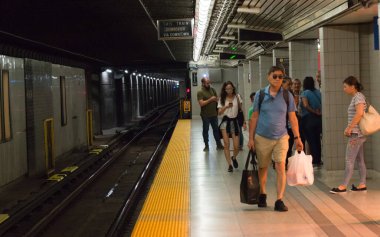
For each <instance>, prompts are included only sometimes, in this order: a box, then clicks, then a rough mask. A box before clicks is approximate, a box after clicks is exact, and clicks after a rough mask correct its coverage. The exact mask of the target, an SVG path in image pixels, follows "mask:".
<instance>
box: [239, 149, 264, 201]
mask: <svg viewBox="0 0 380 237" xmlns="http://www.w3.org/2000/svg"><path fill="white" fill-rule="evenodd" d="M251 159H252V160H251ZM250 160H251V162H250ZM249 164H252V165H253V169H252V170H248V165H249ZM259 195H260V183H259V173H258V169H257V161H256V152H255V151H252V150H250V151H249V153H248V156H247V161H246V162H245V168H244V170H243V174H242V176H241V182H240V202H241V203H246V204H257V203H258V199H259Z"/></svg>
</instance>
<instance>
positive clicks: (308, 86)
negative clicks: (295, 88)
mask: <svg viewBox="0 0 380 237" xmlns="http://www.w3.org/2000/svg"><path fill="white" fill-rule="evenodd" d="M303 90H304V91H306V90H311V91H313V90H315V85H314V78H313V77H305V79H303Z"/></svg>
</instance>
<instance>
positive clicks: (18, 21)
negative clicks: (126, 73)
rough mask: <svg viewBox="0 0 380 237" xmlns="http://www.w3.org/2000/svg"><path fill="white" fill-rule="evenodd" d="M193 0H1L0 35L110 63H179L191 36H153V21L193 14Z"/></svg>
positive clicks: (184, 59) (189, 53)
mask: <svg viewBox="0 0 380 237" xmlns="http://www.w3.org/2000/svg"><path fill="white" fill-rule="evenodd" d="M194 8H195V0H91V1H88V0H57V1H51V0H39V1H26V0H2V1H1V2H0V9H1V13H0V40H1V38H2V37H3V38H7V39H8V38H10V37H14V39H15V40H17V41H20V42H21V41H23V42H24V43H28V42H29V43H30V45H36V44H41V45H43V46H46V47H47V48H49V47H51V48H55V49H57V48H58V49H60V50H62V51H64V52H66V53H68V52H69V53H73V54H75V55H80V56H84V57H85V58H89V59H91V60H95V61H99V62H102V63H103V64H109V65H114V66H124V65H136V66H138V65H157V64H158V65H177V64H179V65H183V64H186V63H187V62H188V61H190V60H192V51H193V40H192V39H191V40H176V41H166V42H167V45H165V42H163V41H161V40H158V34H157V30H156V28H155V25H154V24H157V23H156V21H157V20H164V19H182V18H193V17H194Z"/></svg>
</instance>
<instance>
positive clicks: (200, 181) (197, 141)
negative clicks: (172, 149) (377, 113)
mask: <svg viewBox="0 0 380 237" xmlns="http://www.w3.org/2000/svg"><path fill="white" fill-rule="evenodd" d="M211 131H212V130H211V127H210V132H209V137H210V151H209V152H203V147H204V143H203V138H202V121H201V120H200V119H193V121H192V134H191V236H193V237H202V236H205V237H206V236H207V237H214V236H215V237H222V236H228V237H234V236H276V237H279V236H292V237H295V236H334V237H335V236H366V237H369V236H380V202H379V200H380V199H379V198H380V182H379V181H380V178H379V177H380V176H379V174H378V173H376V172H372V171H369V178H368V181H367V186H368V189H369V190H368V191H367V192H347V193H345V194H331V193H329V190H330V189H331V187H336V186H337V185H338V184H339V183H340V182H341V181H342V180H343V171H334V172H331V171H329V172H327V171H326V170H324V169H323V168H321V169H315V170H314V174H315V182H314V185H312V186H308V187H290V186H287V187H286V193H285V198H284V199H283V200H284V202H285V204H286V205H287V206H288V208H289V211H288V212H283V213H279V212H275V211H274V210H273V208H274V202H275V199H276V188H275V177H276V175H275V173H274V171H273V170H272V169H270V171H269V174H268V183H267V192H268V199H267V202H268V207H267V208H260V209H259V208H258V207H257V205H247V204H242V203H240V196H239V195H240V194H239V192H240V191H239V188H240V180H241V174H242V170H243V163H244V162H245V158H246V156H247V153H248V149H247V147H246V143H247V138H248V134H247V133H245V134H244V136H245V146H244V150H243V151H242V152H241V153H240V154H239V156H238V161H239V168H238V169H234V172H233V173H228V172H227V168H228V165H227V163H226V160H225V157H224V153H223V151H217V150H216V145H215V141H214V139H213V136H212V132H211ZM352 183H355V184H357V183H358V174H357V171H355V175H354V177H353V180H352Z"/></svg>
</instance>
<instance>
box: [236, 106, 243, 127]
mask: <svg viewBox="0 0 380 237" xmlns="http://www.w3.org/2000/svg"><path fill="white" fill-rule="evenodd" d="M237 120H238V124H239V126H240V127H243V125H244V114H243V111H242V110H241V109H240V108H239V111H238V114H237Z"/></svg>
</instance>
